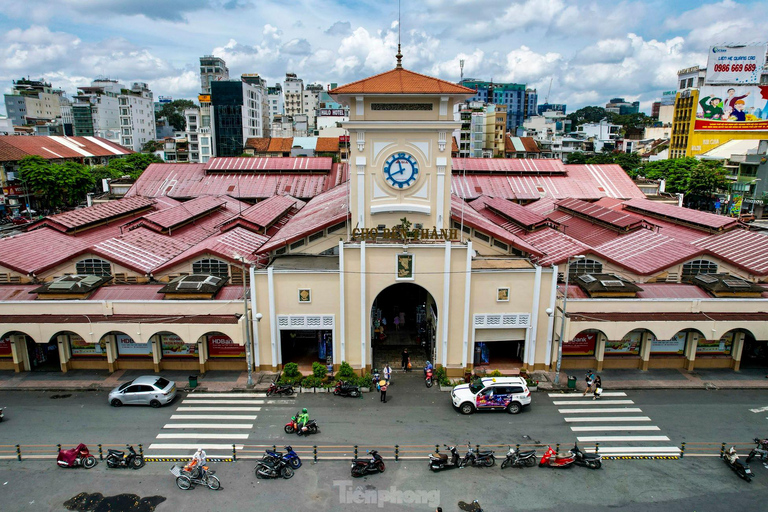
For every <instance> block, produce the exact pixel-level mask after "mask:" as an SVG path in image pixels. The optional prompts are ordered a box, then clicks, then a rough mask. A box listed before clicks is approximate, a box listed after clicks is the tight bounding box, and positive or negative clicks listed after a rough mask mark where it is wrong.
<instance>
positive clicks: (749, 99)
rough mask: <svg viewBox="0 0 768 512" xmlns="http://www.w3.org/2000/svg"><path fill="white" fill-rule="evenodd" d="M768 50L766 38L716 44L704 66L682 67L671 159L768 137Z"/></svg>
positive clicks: (673, 126) (675, 110)
mask: <svg viewBox="0 0 768 512" xmlns="http://www.w3.org/2000/svg"><path fill="white" fill-rule="evenodd" d="M715 50H716V51H715ZM766 51H768V45H766V44H765V43H762V44H753V45H739V46H718V47H712V48H710V51H709V52H708V55H709V59H708V62H707V66H706V67H705V68H701V67H699V66H694V67H691V68H686V69H682V70H680V71H678V84H679V89H678V91H677V94H676V99H675V105H674V118H673V122H672V135H671V140H670V148H669V149H670V151H669V154H670V158H680V157H686V156H696V155H700V154H702V153H706V152H708V151H709V150H711V149H714V148H716V147H717V146H720V145H721V144H724V143H726V142H728V141H730V140H733V139H755V140H762V139H768V105H767V102H768V69H765V66H764V64H765V61H766Z"/></svg>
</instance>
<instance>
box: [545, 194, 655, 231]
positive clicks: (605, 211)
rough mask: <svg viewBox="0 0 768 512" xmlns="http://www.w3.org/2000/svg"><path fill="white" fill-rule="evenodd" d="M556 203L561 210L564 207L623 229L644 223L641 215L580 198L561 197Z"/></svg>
mask: <svg viewBox="0 0 768 512" xmlns="http://www.w3.org/2000/svg"><path fill="white" fill-rule="evenodd" d="M556 204H557V208H558V209H559V210H560V209H562V210H566V211H569V212H573V213H576V214H580V215H583V216H586V217H589V218H590V219H592V220H596V221H600V222H602V223H604V224H608V225H610V226H613V227H616V228H618V229H621V230H629V229H633V228H636V227H640V226H642V225H643V224H644V221H643V219H642V218H640V217H636V216H634V215H630V214H629V213H624V212H618V211H615V210H611V209H609V208H603V207H602V206H598V205H596V204H594V203H588V202H586V201H580V200H579V199H561V200H560V201H558V202H557V203H556Z"/></svg>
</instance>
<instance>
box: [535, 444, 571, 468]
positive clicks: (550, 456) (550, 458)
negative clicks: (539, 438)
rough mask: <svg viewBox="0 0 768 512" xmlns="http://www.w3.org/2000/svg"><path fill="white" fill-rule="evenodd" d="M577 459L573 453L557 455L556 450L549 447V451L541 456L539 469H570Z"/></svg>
mask: <svg viewBox="0 0 768 512" xmlns="http://www.w3.org/2000/svg"><path fill="white" fill-rule="evenodd" d="M574 460H575V457H574V455H573V453H571V452H567V453H556V452H555V449H554V448H552V447H551V446H547V451H545V452H544V455H542V456H541V460H540V461H539V467H540V468H543V467H544V466H549V467H550V468H569V467H571V466H573V463H574Z"/></svg>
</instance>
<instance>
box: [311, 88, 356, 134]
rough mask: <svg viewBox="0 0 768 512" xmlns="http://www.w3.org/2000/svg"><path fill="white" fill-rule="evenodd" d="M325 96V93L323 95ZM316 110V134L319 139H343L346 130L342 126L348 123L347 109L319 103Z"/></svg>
mask: <svg viewBox="0 0 768 512" xmlns="http://www.w3.org/2000/svg"><path fill="white" fill-rule="evenodd" d="M323 94H325V93H323ZM320 105H321V106H320V108H319V109H318V110H317V132H318V136H319V137H336V138H338V137H343V136H344V135H346V130H344V128H342V125H343V124H344V123H345V122H346V121H349V109H348V108H345V107H341V106H337V107H333V106H327V105H334V103H332V102H321V103H320Z"/></svg>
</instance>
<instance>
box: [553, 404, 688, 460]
mask: <svg viewBox="0 0 768 512" xmlns="http://www.w3.org/2000/svg"><path fill="white" fill-rule="evenodd" d="M549 397H550V398H552V399H553V400H552V404H553V405H555V406H576V407H574V408H562V409H558V412H560V413H561V414H563V415H564V420H565V422H566V423H575V424H576V425H571V426H570V428H571V431H572V432H574V433H577V434H581V435H578V436H577V437H576V440H577V441H578V442H580V443H590V444H597V443H599V446H600V449H599V450H600V453H602V454H604V455H611V456H670V455H679V454H680V448H679V447H676V446H668V445H658V443H663V442H667V443H668V442H669V441H670V439H669V437H667V436H664V435H647V434H646V433H647V432H659V431H660V430H661V428H659V427H658V426H657V425H649V424H645V425H641V424H638V423H642V422H650V421H651V418H650V417H648V416H640V415H638V413H642V412H643V410H642V409H641V408H640V407H610V406H617V405H635V406H636V405H637V404H636V403H635V402H634V400H632V399H631V398H629V397H627V393H625V392H623V391H611V392H607V393H603V394H602V395H601V397H600V398H599V399H597V400H593V397H592V395H587V396H583V395H578V394H573V395H564V394H563V393H549ZM605 397H610V399H608V400H606V399H605ZM616 397H627V398H616ZM606 405H607V406H609V407H605V406H606ZM571 415H573V416H571ZM605 443H607V445H606V444H605ZM654 443H656V444H654ZM587 449H588V451H594V448H591V450H589V447H587Z"/></svg>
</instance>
